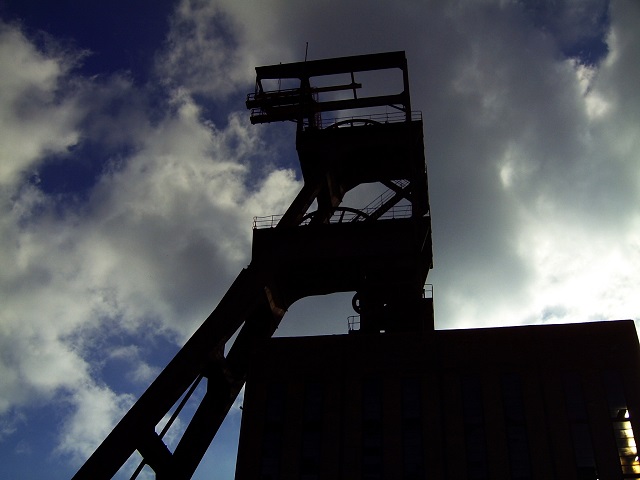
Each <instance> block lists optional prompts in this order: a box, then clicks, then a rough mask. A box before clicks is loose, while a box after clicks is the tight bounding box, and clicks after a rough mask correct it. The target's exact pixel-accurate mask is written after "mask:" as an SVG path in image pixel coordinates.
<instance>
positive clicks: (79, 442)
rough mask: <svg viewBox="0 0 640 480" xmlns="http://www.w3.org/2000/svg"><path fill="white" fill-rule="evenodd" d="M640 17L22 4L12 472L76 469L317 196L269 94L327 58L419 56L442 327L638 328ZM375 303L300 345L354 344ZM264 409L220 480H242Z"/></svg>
mask: <svg viewBox="0 0 640 480" xmlns="http://www.w3.org/2000/svg"><path fill="white" fill-rule="evenodd" d="M639 24H640V4H639V3H638V2H633V1H624V0H616V1H613V2H607V1H601V0H580V1H578V0H575V1H571V0H567V1H556V0H548V1H544V0H542V1H526V0H522V1H517V0H513V1H508V0H479V1H477V2H465V1H455V0H452V1H446V2H445V1H415V0H395V1H393V2H391V1H380V2H370V1H364V0H353V1H350V2H343V1H338V0H327V1H322V2H318V1H315V2H311V1H306V0H304V1H296V2H293V1H285V0H268V1H261V2H249V1H238V0H212V1H204V0H175V1H173V0H172V1H170V0H161V1H151V0H141V1H138V2H130V1H126V0H117V1H111V2H98V1H93V0H89V1H84V2H72V1H70V0H62V1H55V2H54V1H43V0H19V1H18V0H0V210H1V211H0V306H1V308H0V477H1V478H7V479H9V478H20V479H37V478H49V479H64V478H69V477H71V476H72V475H73V473H75V471H76V470H77V469H78V468H79V466H80V465H81V464H82V463H83V462H84V460H85V459H86V458H87V457H88V456H89V455H90V454H91V452H92V451H93V450H94V449H95V447H96V446H97V445H98V444H99V443H100V442H101V441H102V439H104V437H105V436H106V435H107V433H108V432H109V431H110V430H111V429H112V428H113V426H114V425H115V423H116V422H117V421H118V420H119V419H120V418H121V416H122V415H123V414H124V412H125V411H126V410H127V409H128V408H129V407H130V406H131V405H132V403H133V402H134V401H135V399H136V398H137V397H138V396H139V395H140V394H141V393H142V392H143V391H144V390H145V388H146V387H147V386H148V385H149V383H150V382H151V381H152V380H153V379H154V378H155V376H156V375H157V374H158V373H159V372H160V371H161V369H162V368H163V366H164V365H166V364H167V362H168V361H169V360H170V359H171V358H172V357H173V355H174V354H175V353H176V352H177V351H178V349H179V348H180V346H181V345H182V344H184V342H185V341H186V339H187V338H189V336H190V334H191V333H192V332H193V331H194V330H195V329H196V328H197V327H198V325H199V324H200V323H201V322H202V321H203V320H204V319H205V318H206V317H207V316H208V314H209V313H210V312H211V311H212V310H213V309H214V308H215V306H216V304H217V302H218V301H219V299H220V298H221V297H222V295H223V294H224V293H225V291H226V289H227V288H228V286H229V285H230V284H231V282H232V281H233V279H234V278H235V277H236V275H237V274H238V273H239V272H240V271H241V269H242V268H244V267H246V266H247V265H248V264H249V262H250V260H251V259H250V251H251V239H252V233H251V230H252V219H253V217H254V216H261V215H270V214H276V213H282V212H284V211H285V210H286V208H287V206H288V205H289V203H290V202H291V200H292V199H293V197H294V196H295V195H296V194H297V192H298V191H299V189H300V188H301V185H302V180H301V174H300V171H299V169H298V163H297V157H296V153H295V143H294V138H295V137H294V133H295V126H294V125H292V124H289V123H284V124H273V125H259V126H252V125H250V123H249V115H248V112H247V111H246V109H245V106H244V100H245V96H246V94H247V93H249V92H251V91H253V87H254V82H255V70H254V68H255V67H256V66H259V65H270V64H277V63H280V62H282V63H285V62H291V61H301V60H303V59H304V56H305V50H306V46H307V42H308V52H307V55H308V58H309V59H311V60H313V59H320V58H330V57H338V56H346V55H358V54H366V53H376V52H384V51H395V50H404V51H406V55H407V58H408V63H409V76H410V88H411V96H412V107H413V108H414V109H416V110H421V111H422V113H423V118H424V135H425V149H426V156H427V164H428V173H429V192H430V201H431V210H432V225H433V243H434V269H433V271H432V272H431V273H430V276H429V280H428V281H429V282H430V283H432V284H433V286H434V287H433V288H434V297H435V300H434V303H435V315H436V317H435V318H436V320H435V321H436V328H438V329H452V328H476V327H489V326H509V325H531V324H543V323H569V322H587V321H601V320H613V319H634V320H635V321H636V322H638V320H639V319H640V295H637V289H638V288H639V286H640V198H639V197H640V135H638V133H637V132H638V128H639V127H640V95H639V94H638V88H637V79H638V78H640V51H639V50H640V38H639V37H640V29H638V28H637V26H638V25H639ZM353 200H354V201H357V200H362V202H363V203H362V206H363V205H365V204H367V203H368V200H370V199H365V198H362V199H360V198H357V197H356V198H354V199H353ZM350 300H351V295H348V294H339V295H331V296H326V297H318V298H312V299H304V300H301V301H300V302H298V303H296V304H294V305H293V306H292V307H291V308H290V310H289V312H288V313H287V315H286V316H285V318H284V320H283V323H282V324H281V327H280V328H279V330H278V332H277V335H281V336H291V335H316V334H334V333H346V330H347V321H346V317H347V316H348V315H351V314H352V313H353V312H352V310H351V301H350ZM198 395H200V396H201V395H202V392H196V394H195V396H196V397H198ZM241 401H242V399H241V398H240V399H239V401H238V402H237V404H236V405H235V406H234V408H233V409H232V411H231V412H230V414H229V416H228V418H227V420H226V421H225V423H224V424H223V427H222V429H221V431H220V433H219V435H218V437H217V438H216V440H215V441H214V444H213V445H212V447H211V448H210V451H209V453H208V454H207V456H206V457H205V459H204V460H203V463H202V464H201V466H200V468H199V469H198V471H197V472H196V475H195V477H194V478H198V479H203V478H207V479H211V478H213V479H222V480H226V479H231V478H233V471H234V462H235V450H236V445H237V436H238V428H239V424H240V419H241V410H240V408H239V407H240V404H241ZM187 411H188V408H187ZM181 428H184V422H182V423H180V422H178V423H177V425H176V426H175V429H174V430H173V431H172V430H170V431H169V434H168V438H167V442H168V443H169V445H170V446H171V445H172V441H173V440H175V438H176V436H177V435H178V434H179V432H180V429H181ZM133 468H135V466H134V465H133V463H130V464H127V465H126V466H125V467H124V469H123V472H122V475H121V477H119V478H128V475H127V473H129V474H130V473H131V471H132V469H133ZM140 478H151V476H150V475H149V474H148V472H146V473H145V474H144V475H143V476H141V477H140Z"/></svg>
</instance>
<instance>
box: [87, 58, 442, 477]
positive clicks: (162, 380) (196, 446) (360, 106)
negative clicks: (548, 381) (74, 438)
mask: <svg viewBox="0 0 640 480" xmlns="http://www.w3.org/2000/svg"><path fill="white" fill-rule="evenodd" d="M361 77H363V78H364V79H366V80H367V81H369V82H370V83H369V84H368V83H366V82H364V81H363V80H362V79H361ZM388 78H392V79H393V81H391V82H387V81H381V79H385V80H386V79H388ZM394 81H395V84H394ZM283 84H284V88H283ZM394 88H395V89H396V90H395V91H393V90H392V91H391V93H388V92H387V90H389V89H394ZM370 92H373V93H372V94H370ZM381 92H382V93H381ZM246 105H247V108H248V109H250V111H251V123H253V124H261V123H270V122H281V121H290V122H294V123H296V149H297V152H298V158H299V161H300V168H301V171H302V176H303V179H304V185H303V187H302V189H301V191H300V192H299V193H298V195H297V196H296V197H295V199H294V201H293V202H292V204H291V205H290V207H289V208H288V209H287V211H286V212H285V213H284V214H282V215H278V216H271V217H263V218H256V219H255V221H254V231H253V249H252V260H251V263H250V264H249V266H248V267H247V268H245V269H244V270H242V272H241V273H240V274H239V276H238V277H237V279H236V280H235V281H234V283H233V284H232V285H231V287H230V288H229V290H228V292H227V293H226V294H225V296H224V297H223V298H222V300H221V301H220V303H219V304H218V306H217V307H216V308H215V310H214V311H213V312H212V313H211V315H210V316H209V317H208V318H207V319H206V320H205V321H204V323H203V324H202V326H201V327H200V328H199V329H198V330H197V331H196V332H195V334H194V335H193V336H192V338H191V339H190V340H189V341H188V342H187V343H186V344H185V346H184V347H183V348H182V349H181V350H180V351H179V352H178V354H177V355H176V356H175V357H174V359H173V360H172V361H171V362H170V363H169V364H168V365H167V367H166V368H165V369H164V370H163V371H162V372H161V373H160V375H159V376H158V378H157V379H156V380H155V381H154V382H153V383H152V384H151V385H150V386H149V388H148V389H147V391H146V392H145V393H144V394H143V395H142V396H141V397H140V399H139V400H138V401H137V402H136V403H135V404H134V406H133V407H132V408H131V410H130V411H129V412H128V413H127V414H126V415H125V416H124V417H123V419H122V420H121V421H120V422H119V423H118V425H117V426H116V427H115V428H114V430H113V431H112V432H111V433H110V434H109V436H108V437H107V438H106V439H105V440H104V442H103V443H102V444H101V445H100V446H99V447H98V449H97V450H96V451H95V452H94V454H93V455H92V456H91V457H90V458H89V459H88V460H87V462H86V463H85V464H84V465H83V466H82V467H81V469H80V470H79V471H78V473H77V474H76V475H75V477H74V478H76V479H97V478H111V477H113V476H114V475H115V474H116V473H117V471H118V470H119V469H120V468H121V466H122V465H123V464H124V463H125V462H126V461H127V460H128V459H129V457H130V456H131V455H132V454H133V453H134V452H135V451H136V450H137V451H138V452H139V453H140V454H141V455H142V457H143V459H144V462H143V463H146V464H147V465H149V466H150V467H151V468H152V469H153V470H154V472H155V473H156V478H158V479H183V478H185V479H186V478H191V476H192V475H193V472H194V471H195V469H196V468H197V466H198V464H199V462H200V460H201V459H202V457H203V455H204V453H205V452H206V450H207V448H208V446H209V445H210V443H211V441H212V439H213V437H214V436H215V434H216V432H217V431H218V429H219V427H220V425H221V423H222V421H223V420H224V418H225V416H226V414H227V412H228V411H229V409H230V408H231V406H232V404H233V402H234V400H235V399H236V397H237V395H238V393H239V391H240V390H241V388H242V386H243V385H244V383H245V380H246V376H247V371H248V368H249V364H250V360H251V359H252V358H253V361H256V359H255V356H256V355H259V349H256V346H257V345H258V344H259V342H260V341H263V340H264V339H268V338H270V337H271V336H272V335H273V334H274V332H275V330H276V329H277V327H278V325H279V323H280V321H281V319H282V317H283V315H284V313H285V312H286V311H287V309H288V308H289V306H290V305H292V304H293V303H294V302H295V301H297V300H299V299H301V298H304V297H308V296H314V295H325V294H330V293H335V292H354V297H353V307H354V309H355V310H356V313H357V314H358V315H357V316H354V317H353V318H352V319H351V321H350V324H349V333H351V334H353V335H359V336H362V338H367V337H365V336H366V335H371V336H372V337H373V336H375V337H376V338H379V337H380V336H381V335H387V334H391V333H394V332H405V333H411V332H416V333H420V334H421V335H427V336H428V335H430V332H432V331H433V303H432V298H431V296H430V295H428V294H425V282H426V279H427V274H428V272H429V270H430V269H431V268H432V264H433V261H432V248H431V243H432V242H431V217H430V208H429V196H428V188H427V172H426V164H425V156H424V142H423V124H422V118H421V114H420V113H418V112H412V111H411V99H410V93H409V77H408V69H407V60H406V57H405V54H404V52H390V53H379V54H372V55H361V56H351V57H343V58H334V59H325V60H315V61H305V62H298V63H290V64H279V65H271V66H263V67H257V68H256V87H255V92H254V93H252V94H250V95H249V96H248V97H247V102H246ZM329 118H331V119H330V120H329ZM364 184H379V185H380V186H381V188H380V190H379V191H380V192H384V193H382V194H381V195H380V196H379V197H377V198H376V199H374V201H373V202H371V203H370V204H368V205H367V206H366V207H364V208H363V207H361V206H357V207H356V206H350V205H348V202H347V201H346V200H345V197H346V195H347V193H348V192H350V191H352V190H354V189H356V188H357V187H359V186H361V185H364ZM353 196H354V197H358V195H353ZM234 335H236V337H235V340H234V341H233V342H231V341H230V340H231V339H232V337H234ZM230 343H232V345H230V346H229V344H230ZM258 361H259V359H258ZM202 380H206V394H205V395H204V398H203V399H202V401H201V403H200V405H199V406H198V408H197V411H196V413H195V415H194V417H193V419H192V420H191V422H190V423H189V425H188V427H187V428H186V430H185V432H184V434H183V435H182V437H181V438H180V440H179V443H178V444H177V446H176V448H175V449H174V451H173V452H172V451H170V450H169V449H168V448H167V446H166V445H165V443H164V442H163V440H162V436H163V435H164V432H165V431H166V428H165V429H164V430H163V431H162V432H160V433H156V426H157V425H158V423H159V422H160V421H161V420H162V419H163V418H164V417H165V416H166V415H169V413H170V412H171V411H172V410H173V411H174V413H173V414H172V417H171V418H172V419H171V420H170V422H169V424H170V423H171V422H172V421H173V419H174V418H175V417H176V416H177V414H178V413H179V411H180V410H181V408H182V406H183V405H184V403H185V402H186V400H187V398H188V397H189V396H190V394H191V393H192V392H193V390H194V389H195V388H196V386H197V385H198V384H199V383H200V382H201V381H202ZM181 398H182V400H181ZM176 405H177V407H176V408H175V409H174V406H176ZM134 476H135V474H134Z"/></svg>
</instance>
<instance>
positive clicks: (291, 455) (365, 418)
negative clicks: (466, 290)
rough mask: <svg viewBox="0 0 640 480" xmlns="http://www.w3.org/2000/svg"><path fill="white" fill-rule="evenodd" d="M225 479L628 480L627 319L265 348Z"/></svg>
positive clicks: (632, 336) (636, 414) (631, 418)
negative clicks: (232, 473)
mask: <svg viewBox="0 0 640 480" xmlns="http://www.w3.org/2000/svg"><path fill="white" fill-rule="evenodd" d="M259 358H260V361H258V362H255V363H253V364H252V367H251V371H250V374H249V378H248V380H247V387H246V392H245V397H244V413H243V419H242V429H241V435H240V448H239V452H238V462H237V467H236V480H246V479H264V480H267V479H282V480H285V479H307V480H312V479H316V480H320V479H429V478H434V479H541V480H542V479H545V480H546V479H562V480H570V479H601V480H605V479H608V480H612V479H622V478H640V464H639V463H638V457H637V455H638V453H637V449H636V444H635V437H634V432H640V388H639V384H638V378H640V377H639V376H640V349H639V346H638V339H637V336H636V330H635V325H634V323H633V321H630V320H629V321H616V322H598V323H586V324H569V325H538V326H523V327H506V328H486V329H471V330H443V331H435V332H431V333H425V334H422V335H416V334H407V333H384V334H377V335H376V334H369V335H336V336H322V337H306V338H274V339H271V340H268V341H265V342H263V343H262V345H261V347H260V350H259Z"/></svg>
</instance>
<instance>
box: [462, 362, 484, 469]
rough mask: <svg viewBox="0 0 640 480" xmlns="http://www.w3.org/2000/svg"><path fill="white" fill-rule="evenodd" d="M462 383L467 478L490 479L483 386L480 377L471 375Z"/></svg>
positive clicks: (463, 378) (463, 379) (464, 378)
mask: <svg viewBox="0 0 640 480" xmlns="http://www.w3.org/2000/svg"><path fill="white" fill-rule="evenodd" d="M461 382H462V417H463V421H464V435H465V446H466V449H467V472H468V473H467V476H468V478H470V479H477V480H479V479H485V478H489V468H488V465H487V439H486V433H485V426H484V403H483V400H482V384H481V383H480V379H479V378H478V377H476V376H471V375H467V376H463V377H462V379H461Z"/></svg>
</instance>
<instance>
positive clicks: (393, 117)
mask: <svg viewBox="0 0 640 480" xmlns="http://www.w3.org/2000/svg"><path fill="white" fill-rule="evenodd" d="M406 120H407V116H406V114H405V112H402V111H400V110H393V111H391V112H380V113H372V114H368V115H362V114H357V115H356V114H354V115H348V116H341V117H333V118H323V119H322V123H321V125H320V128H342V127H354V126H360V125H367V124H386V123H401V122H405V121H406ZM411 120H412V121H414V122H415V121H420V120H422V112H421V111H420V110H414V111H412V112H411Z"/></svg>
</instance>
